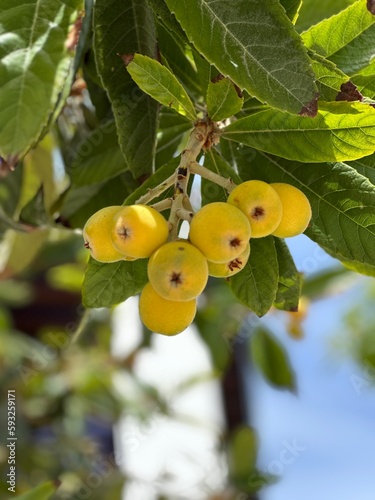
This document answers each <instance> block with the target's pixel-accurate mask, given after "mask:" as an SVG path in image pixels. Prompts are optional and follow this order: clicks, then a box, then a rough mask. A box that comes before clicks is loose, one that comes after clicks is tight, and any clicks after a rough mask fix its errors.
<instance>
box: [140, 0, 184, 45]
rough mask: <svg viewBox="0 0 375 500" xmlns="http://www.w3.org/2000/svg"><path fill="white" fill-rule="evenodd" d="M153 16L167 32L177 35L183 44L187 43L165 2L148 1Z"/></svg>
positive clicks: (163, 0)
mask: <svg viewBox="0 0 375 500" xmlns="http://www.w3.org/2000/svg"><path fill="white" fill-rule="evenodd" d="M148 3H149V4H150V6H151V7H152V9H153V11H154V13H155V15H156V16H157V17H158V18H159V19H160V20H161V21H162V22H163V24H164V25H165V26H166V27H167V28H168V30H169V31H171V32H172V33H175V34H176V35H178V37H179V38H180V39H181V40H182V41H183V42H185V43H187V42H188V39H187V38H186V35H185V32H184V30H183V29H182V28H181V26H180V25H179V24H178V22H177V19H176V17H175V16H174V15H173V14H172V13H171V12H170V10H169V9H168V7H167V5H166V3H165V0H148Z"/></svg>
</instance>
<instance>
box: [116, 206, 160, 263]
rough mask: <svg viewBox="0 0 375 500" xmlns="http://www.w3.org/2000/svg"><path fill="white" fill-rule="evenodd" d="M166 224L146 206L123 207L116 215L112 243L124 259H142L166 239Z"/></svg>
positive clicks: (157, 213)
mask: <svg viewBox="0 0 375 500" xmlns="http://www.w3.org/2000/svg"><path fill="white" fill-rule="evenodd" d="M168 234H169V229H168V223H167V221H166V220H165V219H164V217H163V216H162V215H161V214H160V213H159V212H158V211H156V210H155V209H154V208H152V207H149V206H147V205H129V206H124V207H122V208H121V210H120V211H119V212H118V213H117V217H116V221H115V224H114V225H113V229H112V241H113V244H114V246H115V247H116V248H117V250H118V251H119V252H121V253H122V254H123V255H125V256H126V257H133V258H134V259H142V258H146V257H150V255H151V254H152V253H153V252H154V251H155V250H156V249H157V248H159V247H160V246H161V245H163V243H165V242H166V241H167V239H168Z"/></svg>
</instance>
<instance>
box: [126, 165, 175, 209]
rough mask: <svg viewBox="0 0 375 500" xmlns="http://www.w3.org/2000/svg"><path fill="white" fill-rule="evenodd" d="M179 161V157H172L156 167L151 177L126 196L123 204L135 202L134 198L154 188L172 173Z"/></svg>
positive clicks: (136, 198)
mask: <svg viewBox="0 0 375 500" xmlns="http://www.w3.org/2000/svg"><path fill="white" fill-rule="evenodd" d="M179 163H180V158H172V159H171V160H170V161H169V162H168V163H167V164H166V165H163V166H162V167H160V168H158V169H157V171H156V172H155V173H154V174H153V175H152V176H151V177H149V178H148V179H147V180H146V181H145V182H144V183H143V184H142V185H141V186H140V187H139V188H137V189H136V190H135V191H133V192H132V193H131V194H130V195H129V196H128V197H127V198H126V200H125V201H124V205H131V204H132V203H135V202H136V200H138V198H140V197H141V196H143V195H144V194H146V193H147V191H148V190H149V189H151V188H154V187H156V186H158V185H159V184H161V183H162V182H163V181H165V180H166V179H167V178H168V177H169V176H171V175H172V174H173V173H174V171H175V170H176V168H177V167H178V164H179Z"/></svg>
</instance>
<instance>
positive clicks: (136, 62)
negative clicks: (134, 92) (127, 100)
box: [127, 54, 197, 121]
mask: <svg viewBox="0 0 375 500" xmlns="http://www.w3.org/2000/svg"><path fill="white" fill-rule="evenodd" d="M127 70H128V72H129V74H130V75H131V77H132V78H133V80H134V81H135V82H136V83H137V85H138V86H139V87H140V88H141V89H142V90H143V91H144V92H146V93H147V94H148V95H150V96H151V97H153V98H154V99H155V100H156V101H158V102H160V103H161V104H163V105H164V106H167V107H169V108H172V109H174V110H175V111H177V113H179V114H180V115H183V116H186V117H187V118H189V119H190V120H193V121H194V120H195V119H196V118H197V115H196V113H195V109H194V106H193V103H192V102H191V100H190V97H189V96H188V94H187V92H186V90H185V89H184V87H183V86H182V85H181V83H180V82H179V81H178V80H177V78H176V77H175V76H174V75H173V73H171V71H169V69H168V68H166V67H165V66H163V65H162V64H160V63H159V62H158V61H156V60H155V59H151V58H150V57H147V56H143V55H141V54H135V55H134V58H133V59H132V61H131V62H130V63H129V64H128V65H127Z"/></svg>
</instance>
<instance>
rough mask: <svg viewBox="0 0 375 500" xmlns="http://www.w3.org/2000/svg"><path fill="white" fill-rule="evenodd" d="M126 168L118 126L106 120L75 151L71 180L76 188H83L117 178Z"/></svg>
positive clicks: (112, 121)
mask: <svg viewBox="0 0 375 500" xmlns="http://www.w3.org/2000/svg"><path fill="white" fill-rule="evenodd" d="M126 168H127V164H126V162H125V159H124V157H123V154H122V153H121V149H120V146H119V143H118V138H117V133H116V124H115V122H114V120H106V121H104V122H103V123H101V124H100V125H99V127H98V128H96V129H95V130H92V131H91V132H90V134H89V136H88V137H87V138H86V139H84V140H82V141H80V142H79V143H78V145H77V147H76V150H75V151H74V161H73V164H72V169H71V178H72V182H73V184H74V185H75V186H77V187H81V186H86V185H89V184H95V183H97V182H102V181H105V180H107V179H111V178H113V177H116V176H117V175H119V174H120V173H121V172H124V171H125V170H126Z"/></svg>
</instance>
